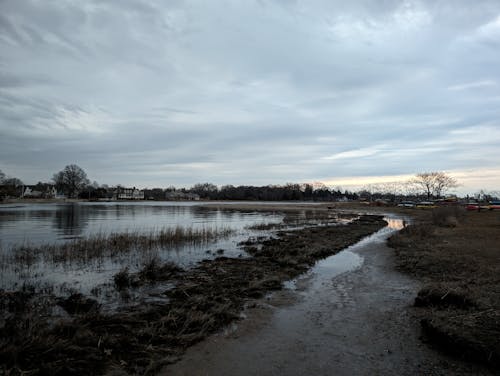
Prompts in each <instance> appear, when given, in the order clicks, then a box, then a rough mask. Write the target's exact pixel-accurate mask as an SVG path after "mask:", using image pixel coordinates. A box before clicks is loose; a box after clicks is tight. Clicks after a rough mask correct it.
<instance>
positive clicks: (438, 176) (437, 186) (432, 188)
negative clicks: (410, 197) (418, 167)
mask: <svg viewBox="0 0 500 376" xmlns="http://www.w3.org/2000/svg"><path fill="white" fill-rule="evenodd" d="M411 183H412V184H414V185H415V186H417V187H418V188H420V191H422V192H423V193H424V194H425V195H426V196H427V198H428V199H429V198H431V196H436V197H441V195H442V194H443V193H444V192H446V191H447V190H448V189H450V188H455V187H457V186H458V183H457V181H456V180H455V179H454V178H452V177H451V176H449V175H447V174H445V173H444V172H423V173H420V174H417V175H416V176H415V177H414V178H413V179H411Z"/></svg>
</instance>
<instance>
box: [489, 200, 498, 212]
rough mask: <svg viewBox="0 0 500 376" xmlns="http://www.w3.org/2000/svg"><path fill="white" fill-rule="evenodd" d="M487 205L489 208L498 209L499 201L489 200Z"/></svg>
mask: <svg viewBox="0 0 500 376" xmlns="http://www.w3.org/2000/svg"><path fill="white" fill-rule="evenodd" d="M488 207H489V209H490V210H500V201H490V204H489V206H488Z"/></svg>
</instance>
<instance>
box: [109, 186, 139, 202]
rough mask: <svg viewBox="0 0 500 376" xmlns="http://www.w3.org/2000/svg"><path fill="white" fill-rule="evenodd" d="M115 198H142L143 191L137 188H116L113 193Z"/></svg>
mask: <svg viewBox="0 0 500 376" xmlns="http://www.w3.org/2000/svg"><path fill="white" fill-rule="evenodd" d="M114 196H115V197H116V199H117V200H144V191H143V190H139V189H137V188H135V187H134V188H123V187H118V188H116V193H115V195H114Z"/></svg>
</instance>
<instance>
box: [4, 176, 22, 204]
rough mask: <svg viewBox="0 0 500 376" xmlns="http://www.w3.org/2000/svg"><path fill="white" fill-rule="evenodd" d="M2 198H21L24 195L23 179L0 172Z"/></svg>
mask: <svg viewBox="0 0 500 376" xmlns="http://www.w3.org/2000/svg"><path fill="white" fill-rule="evenodd" d="M0 184H1V187H0V198H3V197H20V196H21V195H22V185H23V182H22V181H21V179H18V178H13V177H10V176H6V175H5V174H4V173H3V172H2V171H0Z"/></svg>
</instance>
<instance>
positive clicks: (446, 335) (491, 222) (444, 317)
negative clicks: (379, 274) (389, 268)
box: [389, 209, 500, 371]
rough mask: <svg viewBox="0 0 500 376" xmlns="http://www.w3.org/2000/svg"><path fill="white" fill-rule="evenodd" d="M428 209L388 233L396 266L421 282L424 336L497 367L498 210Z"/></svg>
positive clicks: (499, 320)
mask: <svg viewBox="0 0 500 376" xmlns="http://www.w3.org/2000/svg"><path fill="white" fill-rule="evenodd" d="M446 211H447V209H443V210H442V212H439V211H435V212H434V213H428V214H427V216H422V215H421V218H420V219H419V220H418V221H417V222H416V223H414V224H412V225H411V226H409V227H407V228H406V229H404V230H402V231H401V232H399V233H398V234H396V235H394V236H393V237H392V238H390V240H389V245H390V246H391V247H392V248H394V249H395V253H396V259H397V267H398V269H399V270H401V271H404V272H405V273H409V274H411V275H413V276H415V277H417V278H419V279H420V280H422V282H423V285H424V286H423V287H422V288H421V290H420V291H419V292H418V295H417V296H416V298H415V307H417V309H416V310H417V312H418V314H419V316H420V319H421V325H422V328H423V330H424V333H425V338H424V339H425V340H427V341H429V342H430V343H431V344H434V345H436V346H437V347H438V348H440V349H441V350H443V351H446V352H448V353H453V354H454V355H456V356H458V357H460V358H465V359H470V360H474V361H478V362H481V363H484V364H487V365H488V366H490V367H491V368H492V369H496V370H497V371H498V370H499V369H500V252H499V244H500V213H498V212H481V213H476V212H467V213H465V212H455V213H452V212H451V211H450V210H448V212H446Z"/></svg>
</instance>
